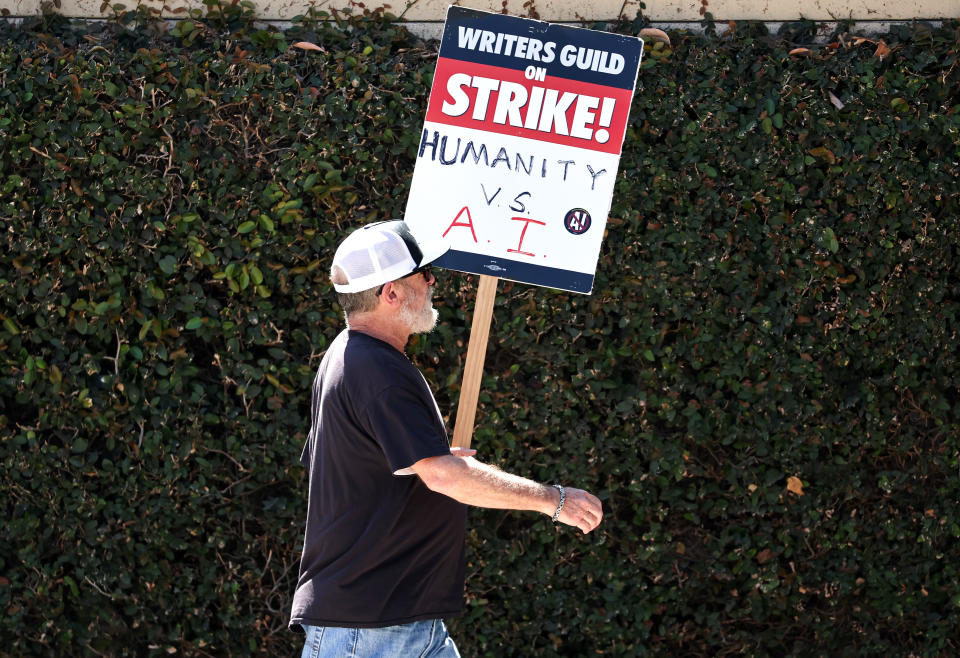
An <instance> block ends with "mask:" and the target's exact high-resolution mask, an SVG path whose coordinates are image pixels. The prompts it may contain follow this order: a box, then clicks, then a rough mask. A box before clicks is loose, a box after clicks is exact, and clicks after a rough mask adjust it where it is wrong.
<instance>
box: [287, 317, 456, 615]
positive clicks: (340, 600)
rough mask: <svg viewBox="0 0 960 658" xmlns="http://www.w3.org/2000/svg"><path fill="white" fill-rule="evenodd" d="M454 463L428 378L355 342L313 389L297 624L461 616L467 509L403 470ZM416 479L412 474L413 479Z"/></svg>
mask: <svg viewBox="0 0 960 658" xmlns="http://www.w3.org/2000/svg"><path fill="white" fill-rule="evenodd" d="M447 454H450V445H449V442H448V439H447V433H446V430H445V428H444V424H443V419H442V417H441V415H440V411H439V409H438V408H437V404H436V401H435V400H434V399H433V394H432V393H431V392H430V388H429V386H428V385H427V382H426V380H425V379H424V378H423V375H421V374H420V371H419V370H417V368H416V366H414V365H413V364H412V363H411V362H410V360H409V359H407V357H406V356H404V355H403V354H402V353H400V352H399V351H397V350H396V349H394V348H393V347H391V346H390V345H389V344H387V343H385V342H383V341H380V340H377V339H376V338H373V337H371V336H368V335H366V334H363V333H360V332H357V331H344V332H343V333H341V334H340V335H339V336H338V337H337V338H336V340H334V341H333V343H331V345H330V348H329V349H328V350H327V353H326V354H325V355H324V357H323V361H322V362H321V363H320V368H319V370H318V371H317V377H316V379H315V380H314V384H313V400H312V410H311V428H310V433H309V435H308V437H307V442H306V445H304V448H303V455H302V456H301V458H300V459H301V461H302V462H303V464H304V466H305V467H306V469H307V474H308V476H309V502H308V507H307V527H306V535H305V538H304V546H303V555H302V557H301V561H300V579H299V582H298V583H297V591H296V594H295V595H294V598H293V609H292V611H291V619H290V625H291V626H293V627H296V626H297V625H299V624H309V625H312V626H353V627H380V626H392V625H395V624H404V623H408V622H412V621H418V620H421V619H436V618H443V617H452V616H457V615H459V614H461V613H462V611H463V581H464V561H465V558H464V541H465V526H466V506H465V505H462V504H461V503H458V502H457V501H455V500H453V499H452V498H449V497H447V496H444V495H442V494H438V493H435V492H433V491H431V490H430V489H428V488H427V486H426V485H424V484H423V482H422V481H421V480H420V478H419V477H417V476H416V475H413V474H409V475H407V474H404V471H405V469H407V468H408V467H409V466H411V465H413V464H415V463H416V462H418V461H419V460H421V459H425V458H427V457H436V456H440V455H447ZM407 472H409V471H407Z"/></svg>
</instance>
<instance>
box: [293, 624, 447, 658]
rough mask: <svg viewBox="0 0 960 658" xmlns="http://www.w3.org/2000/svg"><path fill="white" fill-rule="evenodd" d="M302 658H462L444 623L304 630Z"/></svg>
mask: <svg viewBox="0 0 960 658" xmlns="http://www.w3.org/2000/svg"><path fill="white" fill-rule="evenodd" d="M303 630H304V631H305V632H306V633H307V639H306V640H305V641H304V643H303V653H302V654H301V657H300V658H460V652H459V651H457V646H456V645H455V644H454V643H453V640H452V639H451V638H450V635H449V634H448V633H447V627H446V626H445V625H444V623H443V621H442V620H440V619H433V620H428V621H415V622H413V623H411V624H402V625H400V626H386V627H384V628H337V627H335V626H306V625H304V626H303Z"/></svg>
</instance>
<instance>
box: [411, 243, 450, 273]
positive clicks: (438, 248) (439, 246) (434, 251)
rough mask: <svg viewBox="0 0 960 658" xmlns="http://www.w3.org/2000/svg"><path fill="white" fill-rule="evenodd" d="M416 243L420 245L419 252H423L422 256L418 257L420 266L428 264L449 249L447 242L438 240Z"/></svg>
mask: <svg viewBox="0 0 960 658" xmlns="http://www.w3.org/2000/svg"><path fill="white" fill-rule="evenodd" d="M418 244H419V247H420V252H421V253H422V254H423V258H421V259H420V267H423V266H424V265H429V264H430V263H432V262H433V261H435V260H437V259H438V258H440V257H441V256H443V255H444V254H445V253H447V252H448V251H450V245H449V243H447V242H441V241H440V240H435V241H433V242H426V243H418Z"/></svg>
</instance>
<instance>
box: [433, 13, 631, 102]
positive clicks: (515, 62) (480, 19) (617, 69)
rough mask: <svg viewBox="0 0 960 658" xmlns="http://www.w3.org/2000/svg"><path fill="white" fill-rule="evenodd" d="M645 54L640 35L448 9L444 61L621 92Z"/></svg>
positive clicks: (441, 55) (442, 44) (441, 50)
mask: <svg viewBox="0 0 960 658" xmlns="http://www.w3.org/2000/svg"><path fill="white" fill-rule="evenodd" d="M642 55H643V43H642V42H641V41H639V40H638V39H637V38H636V37H631V36H626V35H620V34H611V33H609V32H596V31H592V30H584V29H581V28H575V27H568V26H566V25H554V24H551V23H546V22H543V21H532V20H530V19H526V18H518V17H516V16H505V15H502V14H491V13H489V12H485V11H478V10H475V9H467V8H465V7H450V9H448V10H447V21H446V24H445V26H444V32H443V41H442V42H441V45H440V57H447V58H451V59H459V60H462V61H465V62H475V63H479V64H486V65H490V66H500V67H503V68H508V69H517V70H521V71H522V70H524V69H526V68H528V67H531V66H532V67H535V68H539V69H543V70H544V73H545V74H546V75H547V76H555V77H558V78H566V79H568V80H578V81H581V82H589V83H592V84H599V85H604V86H607V87H619V88H620V89H630V90H632V89H633V88H634V85H635V84H636V80H637V70H638V68H639V65H640V58H641V56H642Z"/></svg>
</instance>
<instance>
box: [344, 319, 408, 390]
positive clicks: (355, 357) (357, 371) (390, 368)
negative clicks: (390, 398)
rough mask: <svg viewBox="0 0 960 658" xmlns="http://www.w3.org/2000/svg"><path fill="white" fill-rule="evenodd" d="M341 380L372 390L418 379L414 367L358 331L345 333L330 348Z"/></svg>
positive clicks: (393, 350)
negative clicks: (341, 374) (366, 386)
mask: <svg viewBox="0 0 960 658" xmlns="http://www.w3.org/2000/svg"><path fill="white" fill-rule="evenodd" d="M330 347H331V350H332V351H333V352H334V354H332V355H331V356H332V357H333V358H335V359H336V360H337V361H339V364H338V365H339V368H340V369H342V372H343V376H344V377H345V378H348V379H351V380H353V381H355V382H360V383H366V384H369V385H373V386H384V385H389V384H391V383H397V384H405V383H408V382H409V381H410V380H416V379H418V378H419V371H418V370H417V367H416V366H415V365H413V363H412V362H411V361H410V359H408V358H407V357H406V356H405V355H404V354H403V353H401V352H398V351H397V350H396V349H395V348H394V347H393V346H391V345H390V344H388V343H385V342H384V341H382V340H380V339H378V338H374V337H373V336H370V335H369V334H364V333H362V332H359V331H345V332H343V334H341V335H340V336H338V337H337V339H336V340H335V341H334V343H333V344H332V345H331V346H330Z"/></svg>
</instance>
